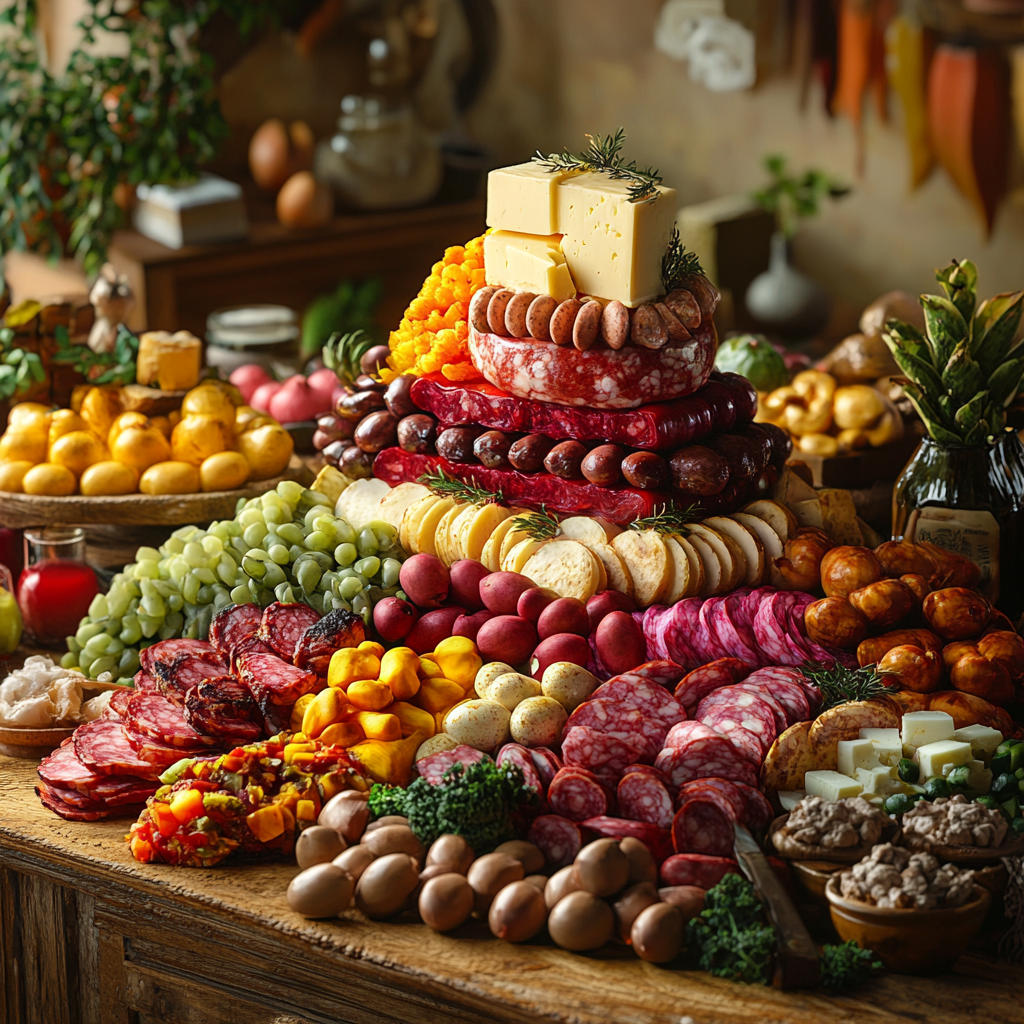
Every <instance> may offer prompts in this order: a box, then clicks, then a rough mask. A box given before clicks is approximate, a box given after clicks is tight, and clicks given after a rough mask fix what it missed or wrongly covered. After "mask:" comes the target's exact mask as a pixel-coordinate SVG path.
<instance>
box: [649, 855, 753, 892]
mask: <svg viewBox="0 0 1024 1024" xmlns="http://www.w3.org/2000/svg"><path fill="white" fill-rule="evenodd" d="M738 874H740V869H739V865H738V864H737V863H736V861H735V860H733V859H732V858H731V857H709V856H708V855H707V854H705V853H675V854H673V855H672V856H671V857H669V858H668V860H666V861H665V863H664V864H662V865H661V868H660V875H661V883H662V885H696V886H698V887H699V888H701V889H711V888H712V887H714V886H716V885H718V883H719V882H720V881H721V880H722V879H723V878H725V876H726V875H738Z"/></svg>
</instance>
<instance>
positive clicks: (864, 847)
mask: <svg viewBox="0 0 1024 1024" xmlns="http://www.w3.org/2000/svg"><path fill="white" fill-rule="evenodd" d="M787 821H789V814H788V812H787V813H786V814H780V815H779V816H778V817H777V818H776V819H775V820H774V821H773V822H772V824H771V828H770V829H769V835H770V836H771V840H772V846H773V847H774V848H775V852H776V853H777V854H778V855H779V856H780V857H786V858H787V859H790V860H794V861H797V860H809V861H832V862H834V863H837V864H856V863H857V861H859V860H863V859H864V858H865V857H866V856H867V855H868V854H869V853H870V852H871V848H872V847H873V846H875V845H876V844H875V843H863V842H862V843H858V844H857V845H856V846H839V847H831V846H809V845H808V844H807V843H798V842H795V841H794V840H792V839H790V838H789V836H786V835H783V834H782V829H783V828H784V827H785V825H786V822H787ZM898 832H899V826H898V825H897V824H896V822H893V823H892V824H891V825H886V826H885V827H884V828H883V829H882V835H881V836H880V837H879V839H878V840H877V842H879V843H891V842H894V841H895V838H896V836H897V834H898Z"/></svg>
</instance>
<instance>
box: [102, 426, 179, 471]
mask: <svg viewBox="0 0 1024 1024" xmlns="http://www.w3.org/2000/svg"><path fill="white" fill-rule="evenodd" d="M110 454H111V456H112V457H113V458H114V459H116V460H117V461H118V462H123V463H124V464H125V465H126V466H131V467H132V469H136V470H138V471H139V472H140V473H142V472H144V471H145V470H147V469H149V467H150V466H153V465H155V464H156V463H158V462H166V461H167V460H168V459H169V458H170V457H171V446H170V445H169V444H168V443H167V438H166V437H164V435H163V434H161V433H160V431H159V430H157V429H156V427H137V426H131V427H127V428H126V429H125V430H123V431H121V434H120V435H119V436H118V438H117V440H116V441H115V442H114V446H113V448H112V449H111V451H110Z"/></svg>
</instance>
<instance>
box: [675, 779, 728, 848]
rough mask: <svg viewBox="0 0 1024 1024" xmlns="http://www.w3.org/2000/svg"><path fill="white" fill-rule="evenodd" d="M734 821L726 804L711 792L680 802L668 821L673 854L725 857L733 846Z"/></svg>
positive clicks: (720, 797) (726, 802) (721, 798)
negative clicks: (703, 854) (669, 822)
mask: <svg viewBox="0 0 1024 1024" xmlns="http://www.w3.org/2000/svg"><path fill="white" fill-rule="evenodd" d="M734 826H735V817H734V815H733V812H732V807H731V805H730V804H729V802H728V801H727V800H726V799H725V798H724V797H722V795H721V794H719V793H716V792H714V791H709V792H707V793H702V794H700V795H699V796H692V797H690V798H689V799H688V800H686V801H684V802H683V804H682V805H681V806H680V808H679V810H678V811H676V815H675V818H673V820H672V846H673V847H674V848H675V851H676V853H705V854H708V855H710V856H712V857H729V856H730V855H731V854H732V852H733V848H734V845H735V836H736V832H735V828H734Z"/></svg>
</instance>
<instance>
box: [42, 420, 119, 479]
mask: <svg viewBox="0 0 1024 1024" xmlns="http://www.w3.org/2000/svg"><path fill="white" fill-rule="evenodd" d="M107 455H108V452H107V446H106V445H105V444H104V443H103V442H102V441H101V440H100V439H99V438H98V437H97V436H96V435H95V434H94V433H93V432H92V431H91V430H72V431H71V433H70V434H65V435H64V436H63V437H58V438H57V440H56V441H54V442H53V444H51V445H50V462H53V463H56V464H57V465H58V466H67V468H68V469H70V470H71V472H72V473H74V474H75V476H81V475H82V474H83V473H84V472H85V471H86V470H87V469H88V468H89V467H90V466H91V465H92V464H93V463H94V462H102V461H103V460H104V459H105V458H107Z"/></svg>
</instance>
